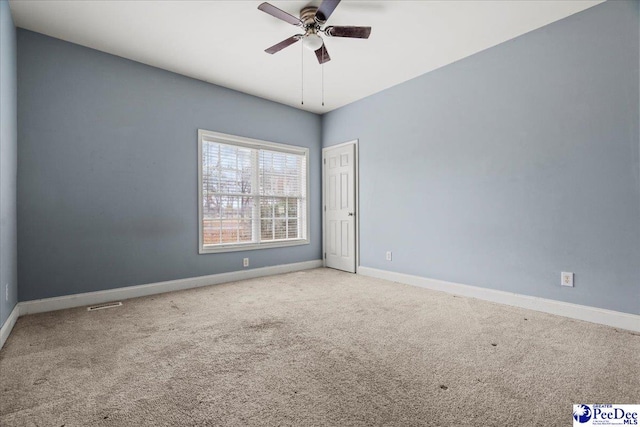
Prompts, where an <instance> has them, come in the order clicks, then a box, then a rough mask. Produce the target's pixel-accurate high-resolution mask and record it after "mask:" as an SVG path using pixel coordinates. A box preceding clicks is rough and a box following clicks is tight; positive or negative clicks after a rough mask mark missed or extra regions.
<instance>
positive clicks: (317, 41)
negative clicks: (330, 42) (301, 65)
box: [302, 34, 324, 51]
mask: <svg viewBox="0 0 640 427" xmlns="http://www.w3.org/2000/svg"><path fill="white" fill-rule="evenodd" d="M323 43H324V42H323V41H322V38H321V37H320V36H319V35H317V34H309V35H307V36H305V37H304V38H303V39H302V44H303V45H304V47H305V48H307V49H309V50H313V51H316V50H318V49H320V48H321V47H322V45H323Z"/></svg>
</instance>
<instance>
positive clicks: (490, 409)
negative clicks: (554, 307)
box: [0, 269, 640, 427]
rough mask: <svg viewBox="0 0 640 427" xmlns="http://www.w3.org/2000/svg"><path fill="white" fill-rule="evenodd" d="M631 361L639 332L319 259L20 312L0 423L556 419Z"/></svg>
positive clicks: (599, 398)
mask: <svg viewBox="0 0 640 427" xmlns="http://www.w3.org/2000/svg"><path fill="white" fill-rule="evenodd" d="M638 372H640V336H638V334H633V333H630V332H626V331H622V330H616V329H613V328H608V327H604V326H599V325H595V324H590V323H585V322H580V321H575V320H570V319H566V318H562V317H557V316H552V315H547V314H542V313H537V312H533V311H527V310H523V309H518V308H512V307H507V306H502V305H498V304H492V303H488V302H483V301H479V300H474V299H469V298H462V297H454V296H451V295H448V294H444V293H439V292H432V291H428V290H424V289H419V288H414V287H410V286H405V285H401V284H397V283H391V282H387V281H383V280H375V279H370V278H366V277H362V276H356V275H351V274H347V273H341V272H337V271H333V270H328V269H317V270H309V271H304V272H298V273H291V274H286V275H281V276H274V277H270V278H263V279H255V280H247V281H242V282H236V283H229V284H225V285H217V286H212V287H207V288H200V289H194V290H189V291H182V292H175V293H170V294H163V295H157V296H153V297H146V298H138V299H134V300H128V301H125V302H124V306H123V307H120V308H113V309H108V310H101V311H95V312H87V311H86V309H84V308H78V309H71V310H64V311H58V312H53V313H45V314H39V315H32V316H26V317H22V318H20V319H19V320H18V322H17V324H16V326H15V328H14V330H13V332H12V334H11V336H10V337H9V339H8V340H7V343H6V345H5V347H4V348H3V349H2V350H1V351H0V425H2V426H63V425H64V426H67V427H68V426H207V425H230V426H235V425H238V426H244V425H267V426H270V425H273V426H275V425H304V426H308V425H329V426H354V425H398V426H411V425H424V426H454V425H456V426H458V425H459V426H507V425H517V426H534V425H536V426H568V425H571V423H572V418H571V411H572V406H571V405H572V404H573V403H640V381H639V375H638Z"/></svg>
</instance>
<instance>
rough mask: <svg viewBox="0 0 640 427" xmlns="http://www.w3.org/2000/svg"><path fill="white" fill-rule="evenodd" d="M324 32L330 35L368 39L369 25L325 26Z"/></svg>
mask: <svg viewBox="0 0 640 427" xmlns="http://www.w3.org/2000/svg"><path fill="white" fill-rule="evenodd" d="M324 33H325V34H326V35H328V36H330V37H350V38H354V39H368V38H369V34H371V27H327V28H325V29H324Z"/></svg>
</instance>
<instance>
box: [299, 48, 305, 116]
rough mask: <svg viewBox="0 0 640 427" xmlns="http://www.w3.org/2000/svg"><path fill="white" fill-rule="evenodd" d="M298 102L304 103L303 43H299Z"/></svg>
mask: <svg viewBox="0 0 640 427" xmlns="http://www.w3.org/2000/svg"><path fill="white" fill-rule="evenodd" d="M300 65H301V66H300V70H301V74H300V104H301V105H304V44H302V43H300Z"/></svg>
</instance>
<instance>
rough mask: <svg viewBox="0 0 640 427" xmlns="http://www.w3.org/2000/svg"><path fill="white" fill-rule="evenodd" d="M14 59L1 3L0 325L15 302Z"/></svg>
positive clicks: (11, 31) (9, 22) (12, 32)
mask: <svg viewBox="0 0 640 427" xmlns="http://www.w3.org/2000/svg"><path fill="white" fill-rule="evenodd" d="M16 58H17V50H16V27H15V26H14V24H13V19H12V18H11V11H10V10H9V4H8V3H7V2H6V1H5V0H0V326H2V325H3V324H4V322H5V320H7V318H8V317H9V315H10V314H11V310H13V307H15V305H16V303H17V302H18V275H17V232H16V168H17V139H18V132H17V130H18V118H17V109H18V104H17V102H18V101H17V77H16V61H17V60H16ZM7 287H8V290H9V292H8V298H6V297H7Z"/></svg>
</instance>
